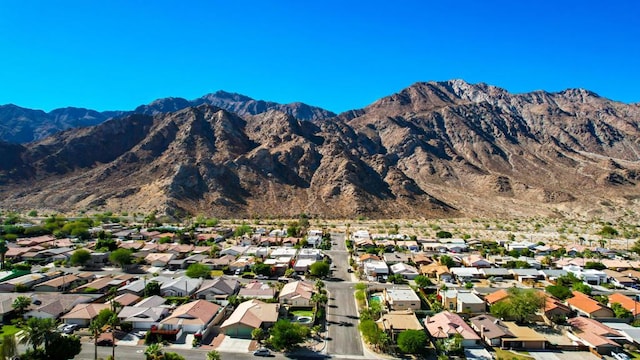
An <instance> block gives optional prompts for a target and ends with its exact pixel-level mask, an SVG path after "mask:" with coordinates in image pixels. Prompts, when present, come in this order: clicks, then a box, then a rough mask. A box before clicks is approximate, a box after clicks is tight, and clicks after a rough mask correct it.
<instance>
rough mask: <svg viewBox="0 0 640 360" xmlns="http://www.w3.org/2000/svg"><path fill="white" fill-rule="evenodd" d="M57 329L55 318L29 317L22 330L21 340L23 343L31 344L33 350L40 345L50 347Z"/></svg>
mask: <svg viewBox="0 0 640 360" xmlns="http://www.w3.org/2000/svg"><path fill="white" fill-rule="evenodd" d="M55 329H56V323H55V320H53V319H40V318H29V320H27V326H26V327H25V328H24V329H23V330H22V335H21V338H20V340H19V342H20V343H21V344H27V345H29V344H30V345H31V346H32V347H33V351H36V350H37V349H38V347H39V346H40V345H43V344H44V346H45V349H46V348H48V347H49V344H50V341H51V338H52V336H53V333H54V332H55Z"/></svg>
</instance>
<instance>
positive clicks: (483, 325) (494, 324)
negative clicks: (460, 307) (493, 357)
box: [469, 315, 515, 346]
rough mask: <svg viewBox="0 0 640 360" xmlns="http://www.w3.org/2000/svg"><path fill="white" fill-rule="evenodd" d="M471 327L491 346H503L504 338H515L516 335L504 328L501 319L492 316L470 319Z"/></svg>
mask: <svg viewBox="0 0 640 360" xmlns="http://www.w3.org/2000/svg"><path fill="white" fill-rule="evenodd" d="M469 322H470V323H471V327H472V328H473V330H475V331H476V332H477V333H478V334H480V337H481V338H482V340H484V342H485V343H487V345H489V346H502V338H514V337H515V335H513V334H512V333H511V331H509V328H508V327H506V326H504V325H503V324H502V323H501V321H500V319H498V318H495V317H493V316H491V315H479V316H476V317H472V318H471V319H469Z"/></svg>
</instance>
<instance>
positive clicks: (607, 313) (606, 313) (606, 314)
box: [590, 308, 614, 319]
mask: <svg viewBox="0 0 640 360" xmlns="http://www.w3.org/2000/svg"><path fill="white" fill-rule="evenodd" d="M590 317H592V318H594V319H595V318H612V317H614V315H613V311H611V310H609V309H607V308H603V309H600V310H596V311H594V312H592V313H591V314H590Z"/></svg>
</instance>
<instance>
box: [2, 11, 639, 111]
mask: <svg viewBox="0 0 640 360" xmlns="http://www.w3.org/2000/svg"><path fill="white" fill-rule="evenodd" d="M638 24H640V1H635V0H629V1H588V0H586V1H585V0H582V1H571V0H568V1H519V0H503V1H498V0H496V1H491V0H488V1H478V0H473V1H465V0H459V1H427V0H416V1H409V0H407V1H402V0H398V1H388V0H386V1H377V0H366V1H345V0H324V1H306V0H303V1H300V0H295V1H293V0H292V1H264V0H256V1H242V0H233V1H228V0H227V1H222V0H218V1H216V0H211V1H177V0H176V1H161V0H159V1H158V0H156V1H146V0H120V1H118V0H109V1H86V0H82V1H65V0H60V1H30V0H2V1H0V50H1V52H0V104H7V103H13V104H16V105H19V106H23V107H30V108H36V109H43V110H47V111H49V110H51V109H54V108H57V107H65V106H78V107H88V108H92V109H97V110H128V109H133V108H134V107H136V106H137V105H140V104H145V103H149V102H151V101H153V100H154V99H157V98H161V97H168V96H179V97H185V98H188V99H193V98H196V97H200V96H202V95H204V94H206V93H209V92H214V91H217V90H226V91H231V92H238V93H241V94H245V95H248V96H251V97H253V98H256V99H264V100H272V101H276V102H281V103H288V102H293V101H302V102H306V103H308V104H312V105H317V106H321V107H324V108H327V109H329V110H332V111H335V112H341V111H344V110H348V109H354V108H360V107H364V106H366V105H368V104H369V103H371V102H373V101H375V100H377V99H378V98H380V97H383V96H386V95H390V94H392V93H394V92H397V91H399V90H401V89H403V88H405V87H407V86H409V85H411V84H412V83H414V82H417V81H430V80H448V79H453V78H461V79H465V80H467V81H469V82H485V83H488V84H493V85H497V86H500V87H504V88H506V89H507V90H509V91H511V92H527V91H532V90H540V89H543V90H548V91H559V90H563V89H566V88H576V87H582V88H587V89H589V90H592V91H595V92H596V93H598V94H600V95H601V96H605V97H608V98H611V99H614V100H618V101H623V102H640V86H639V85H638V84H639V83H640V25H638Z"/></svg>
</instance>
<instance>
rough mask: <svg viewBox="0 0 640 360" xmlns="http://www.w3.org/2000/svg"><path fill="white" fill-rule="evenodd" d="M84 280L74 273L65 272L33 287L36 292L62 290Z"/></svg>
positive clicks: (82, 282) (71, 287)
mask: <svg viewBox="0 0 640 360" xmlns="http://www.w3.org/2000/svg"><path fill="white" fill-rule="evenodd" d="M85 282H86V281H85V280H84V279H82V278H79V277H78V276H76V275H74V274H67V275H63V276H59V277H57V278H54V279H51V280H47V281H45V282H43V283H40V284H38V285H36V286H34V287H33V291H37V292H64V291H67V290H69V289H73V288H75V287H76V286H79V285H81V284H84V283H85Z"/></svg>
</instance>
